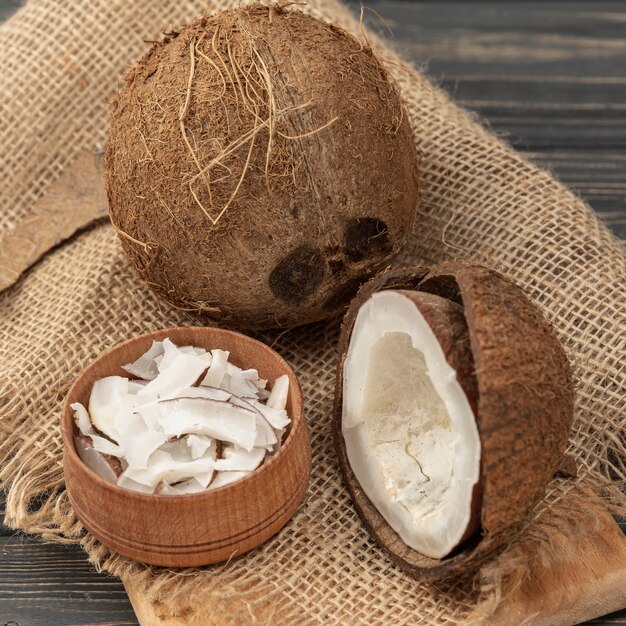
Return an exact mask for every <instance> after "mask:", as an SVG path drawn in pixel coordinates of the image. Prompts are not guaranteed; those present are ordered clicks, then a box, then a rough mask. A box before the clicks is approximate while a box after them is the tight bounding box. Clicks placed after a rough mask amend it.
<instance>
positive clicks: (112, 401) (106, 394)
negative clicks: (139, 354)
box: [89, 376, 130, 439]
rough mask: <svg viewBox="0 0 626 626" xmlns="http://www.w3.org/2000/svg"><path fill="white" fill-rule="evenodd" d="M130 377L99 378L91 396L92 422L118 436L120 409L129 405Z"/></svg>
mask: <svg viewBox="0 0 626 626" xmlns="http://www.w3.org/2000/svg"><path fill="white" fill-rule="evenodd" d="M129 398H130V396H129V393H128V378H123V377H122V376H107V377H106V378H101V379H100V380H97V381H96V382H95V383H94V384H93V387H92V388H91V395H90V396H89V416H90V418H91V423H92V424H93V425H94V426H95V427H96V428H97V429H98V430H99V431H100V432H101V433H104V434H105V435H107V436H108V437H111V439H116V438H117V431H116V430H115V418H116V416H117V413H118V411H120V410H121V409H122V408H123V407H124V408H125V407H127V406H128V405H129V402H130V401H129Z"/></svg>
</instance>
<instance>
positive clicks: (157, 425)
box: [71, 339, 290, 495]
mask: <svg viewBox="0 0 626 626" xmlns="http://www.w3.org/2000/svg"><path fill="white" fill-rule="evenodd" d="M229 356H230V355H229V353H228V352H227V351H224V350H218V349H215V350H212V351H211V352H207V351H206V350H205V349H204V348H198V347H195V346H181V347H178V346H176V344H174V343H173V342H172V341H170V340H169V339H164V340H163V341H162V342H153V343H152V346H151V347H150V349H149V350H148V351H147V352H146V353H144V354H143V355H142V356H141V357H139V359H137V360H136V361H135V362H133V363H130V364H128V365H125V366H124V369H125V370H126V371H127V372H129V374H131V375H133V376H137V379H136V380H128V379H126V378H123V377H120V376H109V377H107V378H103V379H101V380H99V381H96V382H95V383H94V385H93V387H92V390H91V395H90V398H89V410H87V409H86V408H85V407H84V406H83V405H82V404H80V403H74V404H72V405H71V406H72V409H73V410H74V420H75V422H76V426H77V428H78V430H79V432H80V436H77V437H76V447H77V450H79V454H80V455H81V458H82V459H83V462H85V463H86V464H87V465H88V466H89V467H91V468H92V469H94V468H96V469H94V471H96V472H97V473H98V474H99V475H101V476H103V477H104V479H105V480H108V481H109V482H116V483H117V484H118V486H120V487H123V488H126V489H132V490H134V491H139V492H143V493H153V492H154V493H159V494H166V495H167V494H172V495H174V494H185V493H195V492H197V491H201V490H203V489H206V488H210V489H216V488H218V487H220V486H222V485H226V484H229V483H230V482H234V481H235V480H239V479H241V478H243V477H244V476H246V475H248V474H249V473H250V472H251V471H253V470H254V469H256V468H257V467H258V466H259V465H260V464H262V463H263V461H264V459H265V457H266V456H267V455H271V454H274V453H275V452H276V450H278V448H279V447H280V444H281V439H282V436H283V434H284V428H285V427H286V426H287V425H288V424H289V423H290V419H289V417H288V415H287V412H286V411H285V410H284V406H285V404H286V400H287V395H288V390H289V380H288V378H287V377H286V376H282V377H280V378H278V379H277V380H276V381H275V382H274V385H273V389H272V391H271V393H270V392H269V391H268V390H267V389H266V386H267V381H266V380H263V379H261V378H260V377H259V373H258V371H257V370H256V369H247V370H243V369H241V368H239V367H237V366H236V365H234V364H233V363H230V362H229V361H228V358H229ZM200 380H201V383H200V384H198V381H200ZM266 398H268V403H267V405H266V404H264V403H263V402H261V400H264V399H266ZM100 433H104V435H105V436H104V437H103V436H100ZM112 440H113V441H112ZM218 442H224V443H225V444H226V445H225V446H224V447H223V458H221V459H217V458H216V457H217V450H218ZM218 470H219V471H218ZM216 472H217V476H215V477H214V475H215V473H216Z"/></svg>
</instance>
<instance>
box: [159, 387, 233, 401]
mask: <svg viewBox="0 0 626 626" xmlns="http://www.w3.org/2000/svg"><path fill="white" fill-rule="evenodd" d="M232 395H233V394H232V393H230V391H226V390H225V389H217V388H216V387H187V388H185V389H179V390H178V391H176V392H175V393H173V394H171V395H169V396H168V397H167V398H162V400H174V399H176V398H206V399H208V400H221V401H222V402H228V401H229V400H230V399H231V397H232Z"/></svg>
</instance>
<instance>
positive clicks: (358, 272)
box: [105, 4, 417, 328]
mask: <svg viewBox="0 0 626 626" xmlns="http://www.w3.org/2000/svg"><path fill="white" fill-rule="evenodd" d="M270 126H271V129H270ZM105 165H106V187H107V192H108V198H109V208H110V215H111V221H112V223H113V225H114V226H115V228H116V230H117V232H118V234H119V235H120V241H121V243H122V246H123V248H124V250H125V251H126V253H127V254H128V256H129V258H130V260H131V261H132V263H133V265H134V266H135V267H136V269H137V271H138V272H139V274H140V276H141V277H142V278H143V279H144V280H145V281H146V282H147V283H148V285H149V286H150V287H151V288H152V289H153V290H154V291H155V293H156V294H157V295H158V296H159V297H160V298H162V299H163V300H165V301H167V302H169V303H170V304H172V305H173V306H176V307H179V308H182V309H187V310H190V311H196V312H199V313H201V314H203V315H204V316H206V317H208V318H209V319H211V320H214V321H216V322H219V323H220V324H222V325H231V326H232V325H236V326H243V327H249V328H258V327H266V326H294V325H298V324H304V323H307V322H311V321H315V320H319V319H322V318H325V317H329V316H331V315H333V314H335V313H336V312H337V311H339V310H340V309H343V308H344V307H345V306H346V305H347V304H348V303H349V301H350V299H351V298H352V297H353V296H354V294H355V293H356V291H357V289H358V287H359V285H360V284H362V283H363V282H365V281H366V280H367V279H369V278H370V277H371V276H372V275H374V274H375V273H376V272H378V271H380V270H382V269H383V268H385V267H386V266H387V265H388V263H389V260H390V259H391V258H392V257H393V256H394V255H395V254H396V253H397V252H398V251H399V250H400V248H401V247H402V245H403V244H404V242H405V240H406V237H407V234H408V233H409V232H410V231H411V227H412V224H413V221H414V218H415V212H416V205H417V153H416V147H415V143H414V137H413V134H412V130H411V128H410V125H409V123H408V119H407V116H406V115H405V114H404V111H403V105H402V102H401V99H400V96H399V93H398V91H397V89H396V87H395V85H394V84H393V83H392V82H391V80H390V78H389V77H388V74H387V72H386V70H385V69H384V68H383V66H382V65H381V63H380V62H379V61H378V59H377V58H376V57H375V55H374V54H373V52H372V51H371V49H370V48H369V47H368V46H367V45H365V44H363V43H362V42H360V41H358V40H357V39H356V38H355V37H353V36H352V35H350V34H349V33H347V32H346V31H344V30H342V29H340V28H338V27H336V26H334V25H332V24H328V23H325V22H322V21H320V20H317V19H315V18H313V17H311V16H309V15H305V14H303V13H302V12H300V11H298V10H287V9H286V8H284V4H283V5H282V6H281V5H274V6H262V5H260V4H253V5H249V6H246V7H242V8H238V9H233V10H229V11H224V12H222V13H219V14H217V15H215V16H213V17H205V18H202V19H199V20H197V21H196V22H194V23H193V24H190V25H188V26H185V27H184V28H182V29H180V30H179V31H178V32H172V33H169V34H168V37H167V38H166V39H165V41H164V42H162V43H157V44H154V45H153V47H152V49H151V50H150V51H149V52H148V54H146V55H145V56H144V57H143V58H142V59H141V60H140V61H139V63H138V64H137V65H136V66H135V67H133V68H132V69H131V70H130V72H129V73H128V75H127V76H126V79H125V82H124V85H123V86H122V88H121V90H120V92H119V93H118V95H117V97H116V99H115V102H114V104H113V108H112V115H111V127H110V133H109V137H108V141H107V147H106V153H105Z"/></svg>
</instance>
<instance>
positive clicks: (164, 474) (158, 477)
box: [123, 450, 215, 488]
mask: <svg viewBox="0 0 626 626" xmlns="http://www.w3.org/2000/svg"><path fill="white" fill-rule="evenodd" d="M214 463H215V461H214V460H213V459H212V458H210V457H207V458H201V459H196V460H194V461H177V460H175V459H174V458H173V457H172V455H171V454H168V453H166V452H161V451H160V450H157V451H156V452H154V453H153V455H152V458H151V459H150V463H149V464H148V467H147V468H146V469H133V468H131V467H128V468H127V469H126V470H124V473H123V476H126V477H127V478H130V479H131V480H134V481H135V482H138V483H141V484H142V485H147V486H151V487H152V488H155V487H156V486H157V485H158V484H159V483H160V482H161V481H162V480H165V481H167V482H168V483H170V484H172V483H175V482H178V481H181V480H186V479H189V478H194V477H195V476H196V475H197V474H206V473H210V472H212V471H213V467H214Z"/></svg>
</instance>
